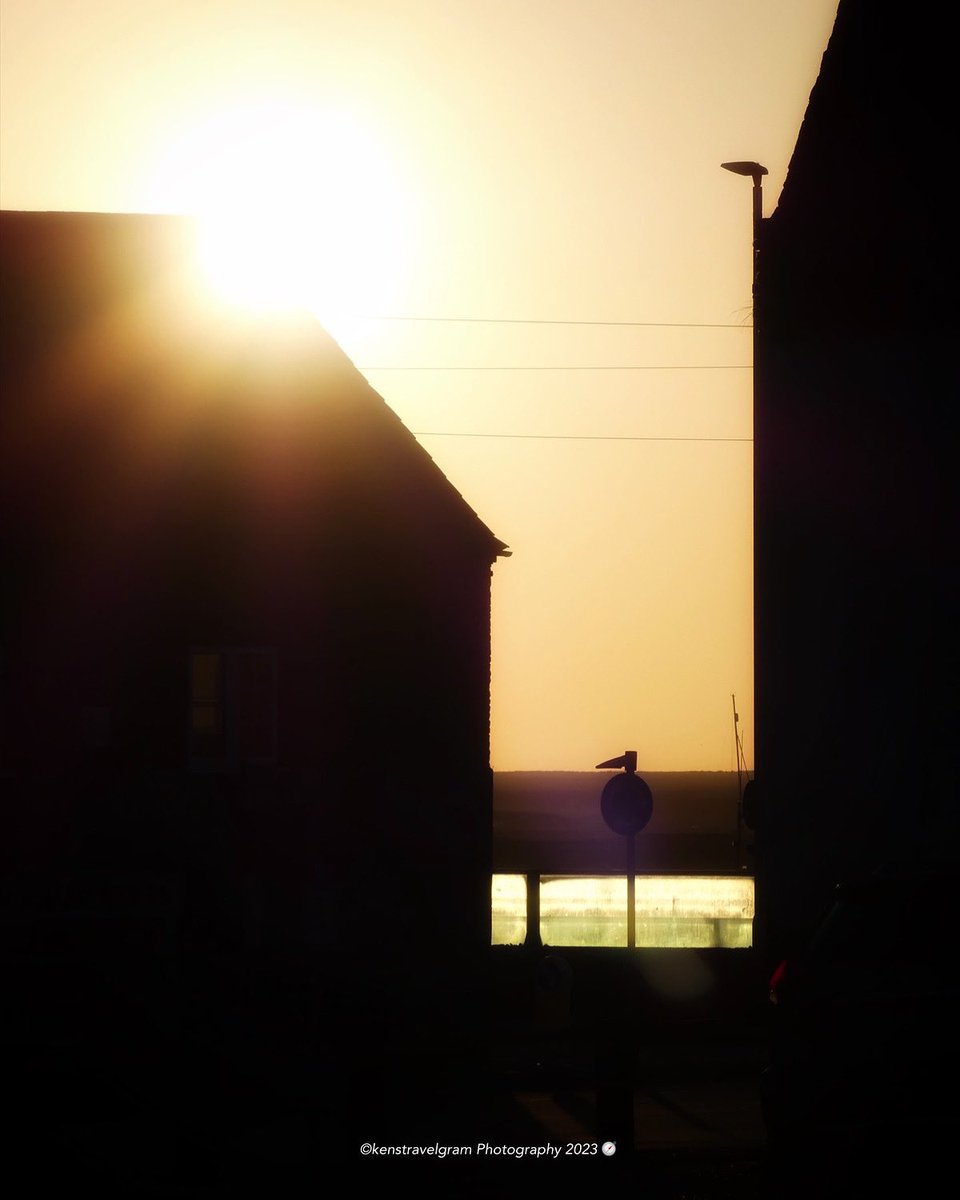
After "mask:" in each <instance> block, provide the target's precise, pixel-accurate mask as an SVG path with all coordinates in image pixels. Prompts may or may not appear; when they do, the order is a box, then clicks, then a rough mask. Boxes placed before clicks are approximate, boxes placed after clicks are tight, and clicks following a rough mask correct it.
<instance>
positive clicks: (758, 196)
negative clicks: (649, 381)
mask: <svg viewBox="0 0 960 1200" xmlns="http://www.w3.org/2000/svg"><path fill="white" fill-rule="evenodd" d="M720 166H721V167H723V169H724V170H725V171H732V172H733V173H734V175H745V176H747V178H749V179H752V180H753V250H752V254H751V260H750V265H751V270H750V299H751V302H752V308H753V372H752V375H753V381H752V383H753V705H754V713H756V711H757V708H758V699H759V695H760V691H759V688H758V686H757V683H758V679H759V671H758V669H757V660H758V658H759V655H758V653H757V647H758V644H759V641H760V639H759V638H758V637H757V615H758V612H759V611H760V606H759V605H758V603H757V599H758V596H757V592H758V588H757V578H758V575H759V572H758V570H757V545H758V540H759V539H758V537H757V256H758V255H759V252H760V222H761V221H762V220H763V183H762V180H763V177H764V175H766V174H767V168H766V167H763V166H761V165H760V163H758V162H725V163H721V164H720ZM736 721H737V714H736V703H734V724H735V725H736ZM754 727H756V717H754ZM735 732H736V735H737V739H738V741H737V774H738V777H739V772H740V744H739V731H738V730H735ZM753 755H754V762H753V766H754V770H753V773H754V778H756V773H757V770H756V767H757V759H756V755H757V742H756V733H755V734H754V750H753ZM737 792H738V795H737V867H738V868H740V869H743V867H744V865H745V864H744V863H743V861H742V859H743V855H742V852H741V843H742V836H741V835H742V823H743V797H742V795H740V794H739V792H740V789H739V784H738V787H737Z"/></svg>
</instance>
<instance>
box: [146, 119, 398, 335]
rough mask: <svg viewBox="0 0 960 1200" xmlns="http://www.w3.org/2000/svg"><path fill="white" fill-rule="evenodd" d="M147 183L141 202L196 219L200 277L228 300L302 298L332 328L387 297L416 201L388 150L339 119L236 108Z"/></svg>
mask: <svg viewBox="0 0 960 1200" xmlns="http://www.w3.org/2000/svg"><path fill="white" fill-rule="evenodd" d="M154 178H155V183H154V184H153V185H151V187H150V195H149V203H150V207H151V208H154V209H162V210H164V211H167V212H190V213H194V214H196V215H197V217H198V218H199V255H200V260H201V263H202V266H203V269H204V272H205V274H206V276H207V278H208V280H209V281H210V283H211V284H212V286H213V287H214V289H215V290H216V291H217V292H218V293H219V294H220V295H221V296H223V297H224V298H226V299H228V300H229V301H231V302H232V303H237V304H241V305H243V306H245V307H248V308H253V309H256V310H262V311H275V310H277V309H283V308H291V307H302V306H304V305H305V306H307V307H308V308H310V309H312V310H313V311H314V312H316V314H317V316H318V317H319V318H320V320H321V321H322V322H323V323H324V324H326V325H327V326H328V327H331V328H332V330H333V331H334V332H335V328H333V327H335V326H336V325H337V324H338V322H339V323H341V324H342V323H343V322H344V321H345V320H347V321H348V320H349V318H350V317H351V316H353V315H362V314H370V313H371V312H375V311H377V310H383V309H384V308H389V307H391V305H392V304H393V302H394V301H395V298H396V294H397V291H398V289H399V287H400V285H401V283H402V281H403V277H404V276H405V274H406V271H407V270H408V268H409V264H410V262H411V259H412V241H413V224H414V222H413V206H412V204H411V199H410V195H409V191H408V189H407V188H406V187H404V185H403V181H402V179H401V177H400V173H399V171H398V170H397V167H396V165H395V164H394V163H392V162H391V160H390V158H389V156H388V154H387V153H386V151H385V148H384V147H383V146H382V145H380V144H378V143H377V141H376V140H375V138H374V137H373V136H372V135H371V134H370V132H369V131H367V130H366V129H364V128H363V127H362V126H361V124H360V123H359V122H358V121H356V120H355V119H353V118H351V117H350V116H348V115H347V114H345V113H342V112H338V111H336V110H332V111H321V110H318V109H315V108H309V107H307V106H301V105H296V104H292V103H288V102H277V101H269V102H257V103H250V104H246V105H240V106H234V107H231V108H230V109H228V110H224V111H221V112H219V113H217V114H215V115H213V116H209V117H207V118H206V119H205V120H203V121H198V122H197V123H196V124H195V125H193V126H192V127H191V128H190V129H189V130H188V131H186V132H185V133H183V134H182V135H181V136H180V137H178V138H177V139H176V140H175V143H174V145H173V147H172V149H171V150H170V151H169V153H168V154H167V155H166V156H164V158H163V160H162V161H161V163H160V164H159V167H158V169H157V171H156V173H155V176H154Z"/></svg>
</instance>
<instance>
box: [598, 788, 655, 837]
mask: <svg viewBox="0 0 960 1200" xmlns="http://www.w3.org/2000/svg"><path fill="white" fill-rule="evenodd" d="M600 812H601V813H602V814H603V819H604V820H605V821H606V823H607V824H608V825H609V826H610V828H611V829H612V830H613V831H614V833H622V834H623V835H624V836H625V837H627V836H629V835H631V834H634V833H639V832H640V830H641V829H643V827H644V826H645V825H646V823H647V822H648V821H649V820H650V817H651V815H652V814H653V794H652V793H651V791H650V789H649V787H647V784H646V782H645V780H643V779H641V778H640V776H639V775H633V774H629V773H625V774H623V775H614V777H613V778H612V779H610V780H608V781H607V783H606V784H605V785H604V788H603V791H602V792H601V794H600Z"/></svg>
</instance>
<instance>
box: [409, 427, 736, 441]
mask: <svg viewBox="0 0 960 1200" xmlns="http://www.w3.org/2000/svg"><path fill="white" fill-rule="evenodd" d="M410 432H411V433H412V434H413V435H414V436H415V437H466V438H520V439H534V440H537V441H553V442H752V441H753V438H748V437H739V438H735V437H652V436H651V437H647V436H634V435H632V434H615V433H611V434H603V433H455V432H453V431H449V430H436V429H429V430H427V429H412V430H411V431H410Z"/></svg>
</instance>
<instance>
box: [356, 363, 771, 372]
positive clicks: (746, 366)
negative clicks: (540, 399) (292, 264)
mask: <svg viewBox="0 0 960 1200" xmlns="http://www.w3.org/2000/svg"><path fill="white" fill-rule="evenodd" d="M752 369H753V367H752V364H751V363H720V364H712V365H696V366H680V365H677V364H673V365H666V366H639V365H631V364H627V365H625V366H614V365H609V364H608V365H598V366H584V367H551V366H530V367H528V366H511V365H506V366H488V365H482V366H460V365H458V366H428V367H417V366H412V367H410V366H404V367H399V366H390V365H386V366H384V365H378V364H373V365H369V364H368V365H365V366H359V367H358V368H357V370H359V371H750V370H752Z"/></svg>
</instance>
